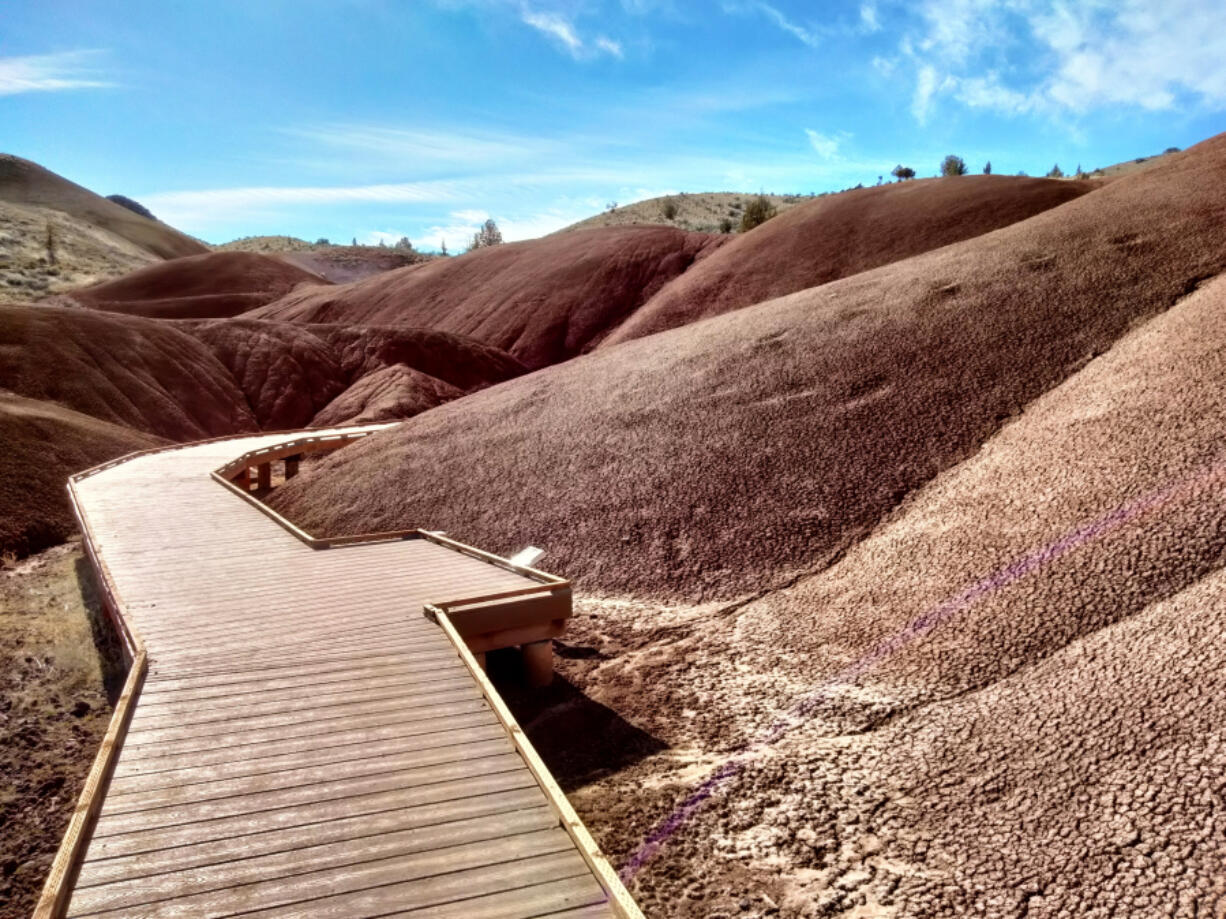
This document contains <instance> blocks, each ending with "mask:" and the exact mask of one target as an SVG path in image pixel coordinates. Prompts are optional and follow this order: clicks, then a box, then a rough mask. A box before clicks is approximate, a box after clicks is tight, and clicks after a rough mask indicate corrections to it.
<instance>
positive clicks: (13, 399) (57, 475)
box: [0, 391, 163, 556]
mask: <svg viewBox="0 0 1226 919" xmlns="http://www.w3.org/2000/svg"><path fill="white" fill-rule="evenodd" d="M0 441H2V442H3V444H4V449H3V450H0V551H4V552H13V553H16V554H17V555H19V556H24V555H28V554H30V553H31V552H38V551H40V550H42V549H44V548H46V547H48V546H54V545H56V544H57V543H61V542H63V541H64V540H66V539H68V538H69V537H70V536H71V535H72V534H73V533H75V532H76V529H77V525H76V521H74V520H73V518H72V512H71V510H70V509H69V507H68V495H67V492H66V490H65V486H66V483H67V481H68V476H70V475H71V474H72V473H74V472H80V471H81V470H82V469H88V468H89V467H90V466H96V465H98V464H99V463H104V462H106V461H107V460H109V459H114V458H115V457H117V456H122V455H124V454H125V453H133V452H135V451H136V450H144V449H147V448H149V447H154V446H157V445H158V444H160V443H163V441H162V440H161V438H158V437H154V436H153V435H151V434H143V433H141V432H139V431H134V430H132V429H131V428H126V427H123V426H122V425H118V424H112V423H110V422H106V421H100V420H98V419H97V418H92V417H90V416H89V415H83V414H81V413H80V412H74V411H72V410H71V409H67V408H64V407H63V406H60V405H56V404H55V403H53V402H41V401H37V400H34V399H25V398H22V397H21V396H15V395H13V394H11V393H5V392H2V391H0Z"/></svg>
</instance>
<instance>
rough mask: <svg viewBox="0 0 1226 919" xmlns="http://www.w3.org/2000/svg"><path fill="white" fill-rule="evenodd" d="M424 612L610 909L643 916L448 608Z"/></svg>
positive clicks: (628, 918) (631, 918) (624, 917)
mask: <svg viewBox="0 0 1226 919" xmlns="http://www.w3.org/2000/svg"><path fill="white" fill-rule="evenodd" d="M426 615H427V616H429V617H430V618H431V619H433V620H434V621H435V622H437V623H438V624H439V626H440V627H441V628H442V630H443V633H444V634H445V635H446V636H447V639H448V641H450V642H451V645H452V647H453V648H454V649H455V652H456V653H457V654H458V655H459V656H460V660H462V661H463V662H464V666H465V667H467V668H468V672H469V673H470V674H472V677H473V679H474V680H476V681H477V685H478V686H479V687H480V689H481V694H482V695H483V696H484V697H485V700H486V701H487V702H488V703H489V705H490V708H492V709H493V710H494V715H495V716H496V717H497V718H498V720H499V721H500V722H501V723H502V726H503V728H504V729H505V730H506V732H507V734H508V735H509V736H510V738H511V743H512V744H513V745H514V746H515V751H516V752H517V753H518V754H519V755H520V758H521V759H523V761H524V765H526V766H527V767H528V771H529V772H531V773H532V775H533V777H534V778H535V779H536V781H537V784H539V785H540V786H541V790H542V791H544V792H545V798H546V800H547V801H548V802H549V806H550V808H552V810H553V812H554V813H555V814H557V817H558V821H559V822H560V823H561V824H562V829H564V830H566V833H567V835H569V836H570V838H571V839H572V840H573V841H574V843H575V848H577V849H578V850H579V854H580V855H581V856H582V857H583V860H584V861H585V862H587V866H588V868H589V869H591V872H592V874H593V875H595V877H596V882H597V883H598V884H599V885H600V887H601V889H602V890H603V891H604V892H605V896H606V897H607V898H608V902H609V906H610V907H612V909H613V912H614V913H616V914H617V915H618V916H619V917H621V919H643V913H642V911H641V910H640V909H639V908H638V904H636V903H635V902H634V899H633V898H632V897H631V896H630V892H629V891H627V890H626V887H625V885H624V884H623V883H622V880H621V878H620V877H618V875H617V871H616V870H614V868H613V866H612V864H610V863H609V860H608V859H607V858H606V857H605V855H604V853H602V852H601V851H600V847H599V846H598V845H596V840H594V839H593V838H592V834H591V833H589V832H588V830H587V827H586V826H584V825H583V821H582V820H581V819H579V815H578V814H577V813H576V812H575V809H574V807H572V806H571V803H570V801H568V800H567V798H566V794H565V792H563V791H562V789H561V788H560V787H559V786H558V783H557V782H556V781H555V780H554V777H553V775H551V774H550V772H549V768H548V767H547V766H546V765H545V763H544V761H543V760H542V759H541V757H540V755H539V754H538V753H537V752H536V748H535V747H533V746H532V741H530V740H529V739H528V735H527V734H525V733H524V729H523V728H521V727H520V726H519V722H518V721H517V720H516V719H515V715H514V714H512V712H511V710H510V709H509V708H507V704H506V703H505V702H504V701H502V696H500V695H499V694H498V690H497V688H495V686H494V684H493V683H491V682H490V678H489V677H488V676H487V675H486V673H485V671H484V670H483V669H482V667H481V665H480V664H479V663H477V659H476V658H475V657H474V656H473V653H472V652H471V651H470V650H469V649H468V644H467V643H466V642H465V641H464V639H463V637H461V635H460V633H459V632H458V631H456V627H455V625H454V624H453V623H452V621H451V618H450V617H449V616H448V615H447V612H446V611H445V610H443V609H442V608H440V607H439V605H438V604H431V605H429V606H427V607H426Z"/></svg>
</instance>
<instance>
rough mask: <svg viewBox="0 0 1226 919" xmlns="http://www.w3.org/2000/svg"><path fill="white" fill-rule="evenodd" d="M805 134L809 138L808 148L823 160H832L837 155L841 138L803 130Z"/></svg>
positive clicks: (806, 129) (807, 129)
mask: <svg viewBox="0 0 1226 919" xmlns="http://www.w3.org/2000/svg"><path fill="white" fill-rule="evenodd" d="M805 134H806V136H808V138H809V146H811V147H812V148H813V150H814V152H815V153H817V155H818V156H820V157H821V158H822V159H824V160H832V159H834V158H835V157H836V156H838V153H839V143H840V142H841V141H842V140H843V137H842V136H838V137H836V136H833V135H829V134H819V133H818V132H817V131H814V130H811V129H809V128H805Z"/></svg>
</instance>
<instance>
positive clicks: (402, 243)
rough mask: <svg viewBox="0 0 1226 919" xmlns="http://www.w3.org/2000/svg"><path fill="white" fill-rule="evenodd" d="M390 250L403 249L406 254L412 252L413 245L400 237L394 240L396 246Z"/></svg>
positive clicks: (403, 237)
mask: <svg viewBox="0 0 1226 919" xmlns="http://www.w3.org/2000/svg"><path fill="white" fill-rule="evenodd" d="M392 248H393V249H404V250H405V251H407V252H412V251H413V244H412V243H411V242H409V237H407V236H401V237H400V238H399V239H398V240H396V245H394V246H393V247H392Z"/></svg>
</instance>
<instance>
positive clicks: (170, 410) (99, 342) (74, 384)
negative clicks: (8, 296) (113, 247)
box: [0, 305, 258, 440]
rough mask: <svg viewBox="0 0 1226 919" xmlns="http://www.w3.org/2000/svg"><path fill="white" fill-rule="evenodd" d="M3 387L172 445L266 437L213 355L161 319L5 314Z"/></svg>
mask: <svg viewBox="0 0 1226 919" xmlns="http://www.w3.org/2000/svg"><path fill="white" fill-rule="evenodd" d="M0 388H3V389H8V390H10V391H12V392H15V393H17V394H18V395H22V396H28V397H29V398H31V399H38V400H41V401H46V402H58V403H59V404H60V405H62V406H64V407H65V408H70V409H72V410H74V411H77V412H81V413H82V414H85V415H92V416H93V417H95V418H99V419H101V420H103V421H109V422H112V423H114V424H121V425H124V426H126V427H129V428H133V429H134V430H137V431H143V432H146V433H149V434H156V435H158V436H159V437H165V438H167V439H169V440H200V439H202V438H206V437H216V436H219V435H222V434H233V433H238V432H241V431H254V430H257V429H258V428H257V425H256V421H255V418H254V417H253V416H252V414H251V411H250V409H249V408H248V407H247V400H246V399H245V398H244V397H243V394H242V392H240V391H239V389H238V387H237V386H236V385H235V384H234V380H233V378H232V377H231V376H230V372H229V371H228V370H227V369H226V368H225V367H224V366H223V365H222V364H221V362H219V361H218V360H217V358H216V357H214V356H213V354H212V352H210V351H209V349H208V348H207V347H205V345H204V344H203V343H201V342H200V341H199V340H197V339H196V338H194V337H193V336H191V335H189V334H187V332H186V331H184V330H183V329H180V328H179V327H177V326H176V325H175V324H174V323H167V322H160V321H157V320H154V319H142V318H138V317H135V316H119V315H114V314H110V313H95V312H92V311H89V310H81V309H72V308H62V307H30V306H4V305H0Z"/></svg>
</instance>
